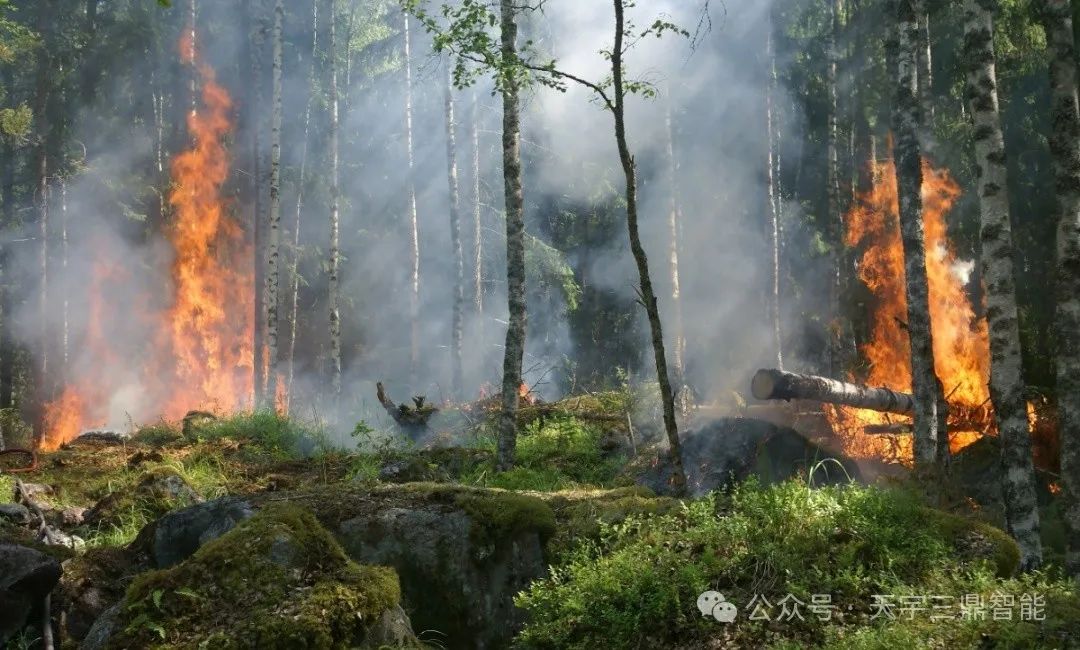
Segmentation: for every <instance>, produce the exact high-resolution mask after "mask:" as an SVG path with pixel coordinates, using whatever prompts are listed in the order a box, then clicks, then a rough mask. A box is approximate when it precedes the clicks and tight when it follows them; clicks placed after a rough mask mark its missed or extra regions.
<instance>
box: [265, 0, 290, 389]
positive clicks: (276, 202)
mask: <svg viewBox="0 0 1080 650" xmlns="http://www.w3.org/2000/svg"><path fill="white" fill-rule="evenodd" d="M284 20H285V6H284V4H283V0H276V2H275V3H274V63H273V66H274V69H273V98H272V100H271V103H272V106H271V117H270V232H269V236H268V237H267V241H266V289H265V291H266V295H265V297H264V298H263V302H264V303H265V316H266V357H267V363H266V394H265V395H263V404H262V408H264V409H276V405H277V386H278V372H277V366H278V302H279V294H280V291H279V287H278V283H279V278H278V257H279V250H278V249H279V248H280V246H281V92H282V91H281V67H282V46H283V43H282V41H283V38H284V37H283V34H282V23H283V21H284Z"/></svg>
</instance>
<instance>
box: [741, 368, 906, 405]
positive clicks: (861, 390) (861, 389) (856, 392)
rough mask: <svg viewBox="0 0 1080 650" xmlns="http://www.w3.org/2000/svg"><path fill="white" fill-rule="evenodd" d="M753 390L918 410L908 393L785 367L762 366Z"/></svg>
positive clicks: (780, 396) (789, 397)
mask: <svg viewBox="0 0 1080 650" xmlns="http://www.w3.org/2000/svg"><path fill="white" fill-rule="evenodd" d="M750 391H751V393H752V394H753V395H754V397H755V398H757V399H762V400H765V399H782V400H793V399H808V400H814V401H818V402H828V403H830V404H843V405H845V406H852V407H855V408H862V409H871V410H874V411H884V412H886V413H897V414H900V415H910V414H911V413H913V412H914V410H915V399H914V398H913V397H912V396H911V395H909V394H907V393H901V392H898V391H895V390H890V389H888V388H872V387H870V386H860V385H858V384H849V383H847V382H843V381H837V380H835V379H829V378H828V377H818V376H816V375H800V374H797V373H794V372H784V371H783V370H772V369H762V370H758V371H757V373H755V374H754V379H753V381H752V382H751V383H750Z"/></svg>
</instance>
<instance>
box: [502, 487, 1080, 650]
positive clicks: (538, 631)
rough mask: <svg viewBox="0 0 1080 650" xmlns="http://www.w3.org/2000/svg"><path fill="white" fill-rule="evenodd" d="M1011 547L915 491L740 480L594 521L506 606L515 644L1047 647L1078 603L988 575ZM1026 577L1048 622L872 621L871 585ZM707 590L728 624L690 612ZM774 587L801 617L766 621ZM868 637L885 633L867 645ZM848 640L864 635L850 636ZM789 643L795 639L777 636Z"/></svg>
mask: <svg viewBox="0 0 1080 650" xmlns="http://www.w3.org/2000/svg"><path fill="white" fill-rule="evenodd" d="M1015 553H1016V548H1015V544H1014V543H1013V542H1012V541H1011V540H1010V539H1009V538H1008V537H1006V536H1005V535H1004V534H1001V533H1000V531H996V530H995V529H991V528H989V527H987V526H986V525H985V524H981V523H978V522H974V521H971V520H967V519H963V518H960V517H955V516H952V515H946V514H944V513H940V514H939V513H937V512H936V511H932V510H930V509H929V508H928V507H927V506H926V505H925V504H924V503H923V502H922V501H921V500H920V498H919V497H917V496H916V495H914V494H913V493H908V492H904V491H897V490H884V489H880V488H866V487H857V486H845V487H830V488H822V489H813V490H811V489H808V488H807V487H806V486H805V484H803V483H801V482H798V481H791V482H786V483H781V484H778V485H774V486H770V487H761V486H759V485H757V484H756V483H754V482H750V483H747V484H744V485H742V486H740V487H738V488H736V489H735V490H734V491H733V492H732V493H731V494H730V495H727V496H718V495H714V496H710V497H708V498H705V499H701V500H698V501H694V502H690V503H688V504H686V505H685V508H684V509H683V510H682V511H681V512H679V513H675V514H667V515H662V516H651V517H650V516H634V517H628V518H627V519H626V520H625V521H623V522H622V523H618V524H614V525H606V526H602V531H601V535H600V539H599V541H588V542H586V543H584V544H582V545H581V546H579V547H577V548H576V549H574V550H573V551H571V552H569V553H567V554H565V555H564V556H563V558H564V559H563V561H562V562H561V563H560V564H559V565H557V566H555V567H552V572H551V576H550V577H549V578H548V579H546V580H542V581H539V582H536V583H533V585H532V586H531V587H530V588H529V589H527V590H526V591H524V592H522V593H521V594H520V595H519V596H518V598H517V601H516V602H517V604H518V605H519V606H521V607H523V608H525V609H526V610H527V611H528V612H529V623H528V625H527V626H526V628H525V629H524V631H523V632H522V633H521V635H520V636H519V638H518V644H519V645H520V646H522V647H536V648H594V647H609V648H631V647H662V646H670V645H674V644H680V643H682V644H691V645H692V644H693V643H695V642H701V641H703V640H704V639H706V638H714V639H715V638H716V637H718V636H719V637H721V638H722V639H723V646H724V647H746V648H760V647H770V646H776V647H796V645H797V647H812V646H815V645H821V646H825V647H837V648H839V647H882V648H884V647H899V646H897V645H895V643H899V642H900V641H901V640H903V639H907V638H914V639H917V641H916V642H910V643H908V645H909V646H911V647H973V646H971V645H964V644H963V643H962V641H963V640H964V639H970V638H975V637H973V636H972V635H977V634H999V636H998V637H993V636H991V637H989V638H999V639H1001V641H1000V642H997V645H996V646H994V645H993V644H991V645H990V646H989V647H1002V648H1004V647H1009V648H1011V647H1032V648H1036V647H1053V641H1052V640H1053V639H1055V638H1058V636H1059V635H1060V634H1061V633H1062V632H1061V630H1062V629H1063V628H1065V627H1067V626H1068V625H1072V626H1073V627H1074V628H1075V627H1077V626H1078V625H1080V624H1078V623H1077V620H1078V618H1076V617H1075V612H1077V611H1078V608H1080V600H1078V597H1077V595H1076V592H1075V589H1073V588H1071V587H1069V586H1068V584H1066V583H1061V582H1054V581H1052V580H1049V579H1046V580H1044V581H1042V582H1037V584H1036V583H1033V582H1031V580H1032V579H1025V580H1027V581H1023V580H1020V581H1018V580H1015V579H1011V578H1002V577H1000V574H1001V573H1002V571H1003V569H1008V571H1012V570H1013V569H1015V561H1013V564H1012V565H1011V566H1009V567H1003V566H1002V562H1003V558H1009V557H1012V558H1014V559H1015ZM1035 587H1039V588H1040V589H1042V590H1043V591H1042V593H1043V594H1044V595H1046V598H1047V602H1046V614H1047V617H1048V618H1049V619H1052V621H1054V623H1051V624H1040V623H1038V622H1028V623H1021V622H1019V621H1014V623H1013V625H1014V626H1015V629H1014V630H1013V631H1012V632H1010V633H1009V634H1008V635H1005V636H1001V630H999V629H998V628H1000V622H999V621H972V622H970V623H971V624H970V625H966V626H961V625H959V624H957V625H941V626H934V625H931V624H930V621H929V618H928V615H927V616H926V618H924V619H920V620H917V621H915V622H912V623H911V624H906V623H908V621H904V620H896V621H889V623H886V622H885V621H884V620H882V617H878V618H876V619H874V620H871V617H872V616H873V614H874V612H875V609H874V607H873V603H874V602H875V601H874V596H875V595H885V594H889V595H895V596H896V597H897V598H898V599H899V598H901V597H903V596H912V595H918V594H923V595H926V596H929V595H931V594H943V595H950V596H955V597H956V598H957V599H959V598H960V597H961V596H962V595H965V594H982V595H984V596H986V597H989V595H990V593H991V592H994V591H1002V592H1003V593H1010V594H1012V595H1013V598H1014V599H1015V598H1018V597H1019V594H1020V593H1023V590H1024V589H1027V590H1032V589H1034V588H1035ZM708 590H715V591H718V592H720V593H722V594H723V595H724V596H725V597H726V598H727V600H728V601H729V602H731V603H734V604H735V605H736V606H737V607H739V608H741V609H740V611H739V615H738V618H737V620H736V622H735V623H733V624H729V625H723V624H720V623H718V622H717V621H716V620H714V619H713V618H712V617H709V616H703V615H702V614H701V612H700V611H699V610H698V608H697V605H696V603H697V598H698V596H699V595H700V594H702V593H703V592H705V591H708ZM785 597H787V598H788V602H789V603H793V602H795V601H794V600H791V599H797V601H798V602H801V603H803V607H802V616H803V618H802V619H801V620H800V619H798V618H792V619H791V620H787V621H784V622H778V621H776V620H775V615H776V614H777V613H779V612H781V611H782V610H781V607H780V606H778V602H779V601H781V600H783V599H784V598H785ZM815 597H818V598H824V597H827V598H828V600H829V603H830V604H831V605H832V607H834V609H829V610H828V611H829V612H830V613H831V616H830V619H829V620H827V621H826V620H820V619H819V617H818V616H817V615H815V614H812V613H810V612H809V611H808V608H809V606H810V605H811V604H812V603H813V602H814V598H815ZM755 598H758V599H760V598H764V599H765V601H767V602H768V603H770V604H771V606H772V610H771V611H772V614H773V615H774V620H772V621H763V620H749V614H750V611H751V610H750V608H749V607H748V605H749V604H750V603H751V602H752V601H754V599H755ZM756 602H758V603H759V604H760V603H762V601H760V600H757V601H756ZM819 604H820V603H819ZM879 613H880V612H879ZM1070 617H1072V618H1070ZM1069 621H1071V623H1067V622H1069ZM919 622H921V623H923V624H921V625H917V624H915V623H919ZM1076 632H1080V630H1077V631H1076ZM879 638H880V639H887V640H888V641H889V643H888V644H882V645H873V644H874V643H876V642H877V641H876V640H877V639H879ZM851 639H862V640H861V641H859V643H863V645H862V646H854V645H849V644H848V643H847V641H848V640H851ZM954 640H955V641H957V642H958V643H959V645H953V644H952V643H951V642H952V641H954ZM942 642H944V644H943V645H942V644H941V643H942ZM1047 642H1049V643H1050V645H1049V646H1041V645H1039V643H1047ZM790 643H795V644H796V645H785V644H790ZM976 645H977V644H976Z"/></svg>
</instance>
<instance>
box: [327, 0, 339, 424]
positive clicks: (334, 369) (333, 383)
mask: <svg viewBox="0 0 1080 650" xmlns="http://www.w3.org/2000/svg"><path fill="white" fill-rule="evenodd" d="M328 4H329V7H330V11H329V15H328V19H329V21H330V38H329V42H328V43H327V49H328V56H329V59H330V251H329V255H330V259H329V263H328V265H327V266H328V273H327V275H328V281H327V285H328V301H327V302H328V303H329V310H330V390H331V395H332V399H333V402H334V406H335V408H336V407H337V405H338V404H339V403H340V401H341V307H340V304H339V303H340V296H339V290H338V267H339V265H340V264H341V254H340V250H339V247H340V242H339V237H340V224H339V215H338V211H339V209H340V202H341V188H340V187H339V185H338V55H337V38H336V35H337V34H336V31H337V28H336V26H335V25H336V23H337V1H336V0H328Z"/></svg>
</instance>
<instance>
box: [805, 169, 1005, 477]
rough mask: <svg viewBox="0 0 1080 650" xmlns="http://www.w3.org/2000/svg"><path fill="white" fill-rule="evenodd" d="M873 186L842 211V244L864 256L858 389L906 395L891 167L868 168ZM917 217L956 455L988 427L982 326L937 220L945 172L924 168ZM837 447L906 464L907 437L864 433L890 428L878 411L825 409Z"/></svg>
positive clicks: (951, 195) (954, 191) (949, 194)
mask: <svg viewBox="0 0 1080 650" xmlns="http://www.w3.org/2000/svg"><path fill="white" fill-rule="evenodd" d="M873 171H874V179H875V182H874V187H873V189H872V190H871V191H870V192H869V193H868V194H867V195H866V196H863V197H860V200H859V201H858V202H857V204H856V205H855V206H854V207H853V208H852V209H851V211H850V212H849V213H848V214H847V217H846V219H845V227H846V231H847V232H846V243H847V244H848V245H849V246H853V247H860V248H862V249H863V250H864V253H863V255H862V258H861V260H860V263H859V277H860V278H861V279H862V281H863V282H864V283H866V286H867V287H868V288H869V290H870V291H871V293H872V294H873V296H874V306H873V308H872V313H871V314H870V330H871V339H870V342H869V343H868V344H866V345H864V346H863V348H862V353H863V355H864V357H865V359H866V360H867V362H868V372H867V375H866V377H865V378H863V379H864V380H865V383H867V384H869V385H874V386H885V387H887V388H891V389H894V390H898V391H910V390H911V363H910V359H909V357H908V339H907V332H906V329H905V325H904V321H906V319H907V300H906V295H905V288H904V253H903V246H902V243H901V239H900V227H899V207H898V205H899V204H898V198H897V188H896V175H895V173H894V167H893V163H892V161H888V162H885V163H876V164H875V167H874V170H873ZM922 196H923V219H924V224H925V237H926V250H927V275H928V280H929V283H930V316H931V326H932V331H933V335H934V360H935V367H936V369H937V375H938V377H939V378H940V379H941V382H942V384H943V385H944V390H945V394H946V399H947V401H948V402H949V407H950V447H951V448H952V450H953V451H954V452H956V451H959V450H960V449H962V448H964V447H965V446H967V445H969V444H971V443H972V442H974V441H975V440H977V439H978V438H979V437H981V436H982V435H985V434H987V433H991V432H992V431H993V430H994V422H993V417H992V410H991V407H990V394H989V387H988V382H989V360H990V347H989V337H988V334H987V325H986V321H985V320H983V319H980V318H978V317H976V315H975V311H974V309H973V308H972V304H971V300H970V299H969V297H968V295H967V293H966V291H965V284H966V283H967V277H966V276H967V273H968V272H969V271H970V269H965V268H964V264H963V263H961V262H960V261H959V260H958V259H957V256H956V251H955V250H954V249H953V247H952V245H951V244H950V242H949V239H948V235H947V231H946V223H945V216H946V215H947V214H948V212H949V210H950V209H951V208H952V206H953V204H954V202H955V201H956V199H957V198H958V197H959V196H960V188H959V186H958V185H957V184H956V182H955V181H954V180H953V179H952V178H951V177H950V176H949V174H948V172H946V171H944V170H938V169H934V168H933V167H932V166H931V165H930V164H929V163H928V162H925V161H924V162H923V190H922ZM826 413H827V415H828V416H829V420H830V422H831V423H832V425H833V429H834V430H835V431H836V432H837V433H838V434H839V435H840V436H841V437H842V440H843V445H844V451H845V452H846V453H848V454H850V455H852V456H854V457H857V458H869V457H877V458H882V459H885V460H890V461H899V462H903V463H909V462H910V460H911V457H912V439H911V437H910V436H906V435H903V436H892V435H878V434H871V433H867V431H866V427H867V426H870V427H871V428H872V430H873V428H875V427H876V428H878V429H880V428H882V427H883V426H888V425H892V424H896V421H895V420H894V419H890V416H889V415H888V414H886V413H880V412H876V411H867V410H861V409H852V408H848V407H843V406H827V407H826Z"/></svg>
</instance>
